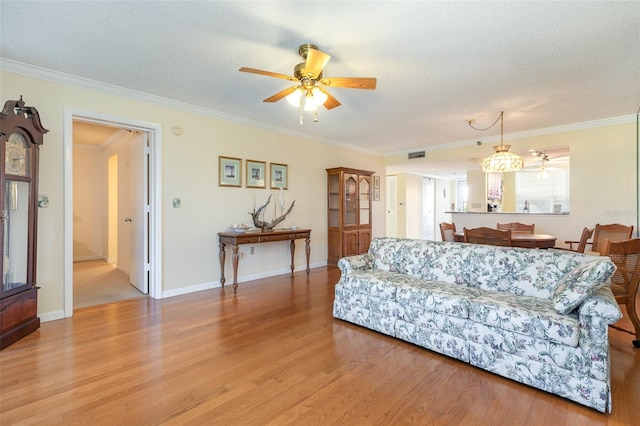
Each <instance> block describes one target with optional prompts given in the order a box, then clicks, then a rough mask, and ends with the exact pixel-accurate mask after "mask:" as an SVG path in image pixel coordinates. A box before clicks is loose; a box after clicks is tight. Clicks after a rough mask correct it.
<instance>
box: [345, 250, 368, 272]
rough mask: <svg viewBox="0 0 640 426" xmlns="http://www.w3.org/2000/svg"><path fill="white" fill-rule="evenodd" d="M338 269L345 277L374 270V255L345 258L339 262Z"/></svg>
mask: <svg viewBox="0 0 640 426" xmlns="http://www.w3.org/2000/svg"><path fill="white" fill-rule="evenodd" d="M338 268H340V271H341V272H342V275H343V276H345V275H347V274H349V273H350V272H354V271H363V270H366V269H373V255H371V254H369V253H365V254H358V255H355V256H348V257H343V258H341V259H340V260H338Z"/></svg>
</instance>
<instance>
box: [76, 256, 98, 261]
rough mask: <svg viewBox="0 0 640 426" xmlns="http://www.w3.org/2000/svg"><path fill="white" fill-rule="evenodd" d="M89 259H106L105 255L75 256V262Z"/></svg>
mask: <svg viewBox="0 0 640 426" xmlns="http://www.w3.org/2000/svg"><path fill="white" fill-rule="evenodd" d="M87 260H104V257H102V256H78V257H74V258H73V261H74V262H85V261H87Z"/></svg>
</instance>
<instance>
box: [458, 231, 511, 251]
mask: <svg viewBox="0 0 640 426" xmlns="http://www.w3.org/2000/svg"><path fill="white" fill-rule="evenodd" d="M463 230H464V242H465V243H471V244H487V245H491V246H506V247H509V246H511V229H506V230H501V229H493V228H486V227H480V228H471V229H467V228H463Z"/></svg>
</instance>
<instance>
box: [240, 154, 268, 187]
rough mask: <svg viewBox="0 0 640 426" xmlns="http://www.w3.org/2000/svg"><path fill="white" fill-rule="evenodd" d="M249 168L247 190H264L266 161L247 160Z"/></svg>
mask: <svg viewBox="0 0 640 426" xmlns="http://www.w3.org/2000/svg"><path fill="white" fill-rule="evenodd" d="M245 163H246V166H247V179H246V181H245V182H246V184H245V185H246V186H247V188H264V187H265V186H266V184H265V179H264V171H265V167H266V163H265V162H264V161H255V160H246V161H245Z"/></svg>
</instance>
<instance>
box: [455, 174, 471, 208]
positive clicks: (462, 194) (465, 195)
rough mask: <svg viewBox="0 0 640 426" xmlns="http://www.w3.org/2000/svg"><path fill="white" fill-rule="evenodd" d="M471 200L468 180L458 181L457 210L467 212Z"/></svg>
mask: <svg viewBox="0 0 640 426" xmlns="http://www.w3.org/2000/svg"><path fill="white" fill-rule="evenodd" d="M468 199H469V188H467V180H466V179H458V180H456V206H455V207H456V208H455V210H456V211H458V212H466V211H467V200H468Z"/></svg>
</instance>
